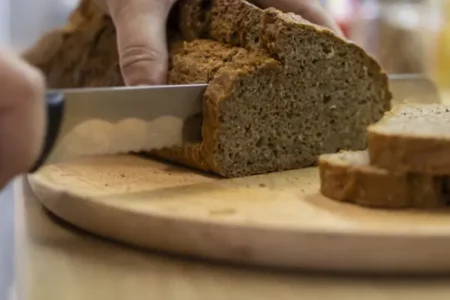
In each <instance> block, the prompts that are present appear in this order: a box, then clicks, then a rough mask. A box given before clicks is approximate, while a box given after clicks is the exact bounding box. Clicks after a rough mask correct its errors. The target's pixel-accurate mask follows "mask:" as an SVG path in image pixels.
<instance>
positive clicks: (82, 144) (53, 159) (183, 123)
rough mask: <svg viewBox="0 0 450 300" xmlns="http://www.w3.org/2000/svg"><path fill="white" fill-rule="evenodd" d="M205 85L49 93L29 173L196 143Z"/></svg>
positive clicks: (87, 89) (86, 89) (56, 91)
mask: <svg viewBox="0 0 450 300" xmlns="http://www.w3.org/2000/svg"><path fill="white" fill-rule="evenodd" d="M206 87H207V84H190V85H160V86H142V87H116V88H82V89H62V90H49V91H48V92H47V93H46V106H47V131H46V136H45V141H44V146H43V149H42V151H41V154H40V156H39V158H38V160H37V161H36V163H35V164H34V166H33V167H32V168H31V170H30V173H33V172H35V171H37V170H38V169H39V168H40V167H42V166H43V165H46V164H53V163H58V162H65V161H70V160H73V159H76V158H77V157H81V156H92V155H98V154H105V155H106V154H119V153H128V152H139V151H143V150H153V149H158V148H163V147H168V146H176V145H182V144H184V143H189V142H195V141H198V140H200V139H201V121H202V117H201V113H202V106H203V105H202V95H203V93H204V91H205V89H206Z"/></svg>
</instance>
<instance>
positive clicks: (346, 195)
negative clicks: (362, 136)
mask: <svg viewBox="0 0 450 300" xmlns="http://www.w3.org/2000/svg"><path fill="white" fill-rule="evenodd" d="M319 173H320V183H321V187H320V188H321V193H322V194H323V195H324V196H326V197H329V198H332V199H335V200H338V201H343V202H351V203H356V204H359V205H362V206H369V207H378V208H407V207H415V208H432V207H441V206H444V205H446V204H447V201H448V199H449V195H448V192H447V186H446V184H447V180H448V179H446V177H437V176H431V175H423V174H414V173H391V172H389V171H387V170H384V169H381V168H377V167H374V166H371V165H370V163H369V155H368V153H367V151H354V152H341V153H334V154H327V155H322V156H321V157H320V158H319Z"/></svg>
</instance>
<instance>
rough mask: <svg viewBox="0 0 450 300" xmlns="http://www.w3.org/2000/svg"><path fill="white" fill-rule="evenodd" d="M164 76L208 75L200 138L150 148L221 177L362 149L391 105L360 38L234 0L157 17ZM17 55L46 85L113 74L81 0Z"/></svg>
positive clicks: (90, 11) (103, 29)
mask: <svg viewBox="0 0 450 300" xmlns="http://www.w3.org/2000/svg"><path fill="white" fill-rule="evenodd" d="M168 40H169V48H170V69H169V74H168V82H169V83H172V84H181V83H199V82H208V83H209V86H208V88H207V90H206V92H205V95H204V113H203V125H202V142H201V143H199V144H194V145H186V146H184V147H176V148H170V149H161V150H158V151H153V152H151V154H152V155H154V156H157V157H160V158H164V159H168V160H171V161H174V162H178V163H182V164H185V165H188V166H192V167H195V168H198V169H201V170H205V171H209V172H214V173H216V174H219V175H222V176H225V177H239V176H246V175H253V174H260V173H268V172H274V171H281V170H287V169H294V168H301V167H306V166H310V165H313V164H314V163H315V162H316V160H317V157H318V156H319V155H320V154H321V153H331V152H335V151H338V150H339V149H352V150H358V149H365V148H366V146H367V138H366V128H367V126H368V125H369V124H371V123H374V122H376V121H378V120H379V119H380V118H381V117H382V116H383V114H384V112H385V111H387V110H389V109H390V99H391V94H390V92H389V90H388V80H387V76H386V74H384V73H383V72H382V70H381V69H380V66H379V65H378V63H377V62H376V61H375V60H374V59H373V58H372V57H370V56H369V55H367V53H366V52H364V51H363V50H362V49H361V48H360V47H358V46H356V45H355V44H353V43H351V42H348V41H345V40H343V39H340V38H339V37H337V36H336V35H335V34H333V33H332V32H331V31H329V30H328V29H325V28H322V27H319V26H316V25H313V24H311V23H309V22H307V21H305V20H303V19H302V18H301V17H299V16H296V15H294V14H286V13H282V12H280V11H278V10H276V9H273V8H270V9H261V8H258V7H257V6H255V5H253V4H251V3H249V2H247V1H245V0H209V1H206V0H185V1H179V3H178V5H177V6H176V7H175V8H174V10H173V11H172V13H171V15H170V18H169V23H168ZM24 57H25V58H26V59H27V60H28V61H29V62H31V63H32V64H34V65H36V66H38V67H40V68H41V69H42V70H43V71H44V73H45V74H46V75H47V76H48V85H49V86H50V87H52V88H56V87H57V88H66V87H88V86H89V87H92V86H116V85H123V79H122V77H121V75H120V68H119V62H118V54H117V50H116V38H115V30H114V26H113V24H112V22H111V20H110V18H109V17H108V16H106V15H104V14H103V13H102V12H101V11H100V10H99V9H98V8H97V7H96V6H95V5H94V4H93V3H92V1H91V0H82V1H81V3H80V5H79V7H78V8H77V9H76V10H75V11H74V13H73V14H72V16H71V19H70V22H69V23H68V24H67V25H66V26H65V27H64V28H60V29H58V30H55V31H53V32H51V33H49V34H47V35H46V36H44V37H42V38H41V40H40V41H38V42H37V43H36V44H35V45H34V46H33V47H32V48H31V49H29V50H28V51H27V52H26V53H24Z"/></svg>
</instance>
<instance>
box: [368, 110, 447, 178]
mask: <svg viewBox="0 0 450 300" xmlns="http://www.w3.org/2000/svg"><path fill="white" fill-rule="evenodd" d="M368 139H369V153H370V163H371V164H372V165H374V166H378V167H381V168H384V169H387V170H391V171H396V172H417V173H424V174H432V175H450V155H449V153H450V106H447V105H441V104H409V105H401V106H397V107H395V108H394V109H393V110H392V111H390V112H389V113H387V114H386V116H385V117H384V118H383V119H382V120H381V121H380V122H378V123H376V124H373V125H371V126H369V128H368Z"/></svg>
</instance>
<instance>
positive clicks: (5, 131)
mask: <svg viewBox="0 0 450 300" xmlns="http://www.w3.org/2000/svg"><path fill="white" fill-rule="evenodd" d="M0 70H1V72H0V82H1V85H0V94H1V97H0V166H1V168H0V189H1V188H2V187H3V186H4V185H5V184H6V183H7V182H8V181H9V180H10V179H12V177H14V176H15V175H17V174H19V173H23V172H27V171H28V170H29V169H30V168H31V166H32V164H33V163H34V162H35V160H36V159H37V157H38V154H39V151H40V149H41V147H42V141H43V138H44V129H45V119H44V116H45V112H44V105H43V103H44V102H43V97H44V89H45V82H44V78H43V76H42V74H41V73H40V72H39V71H37V70H36V69H34V68H33V67H31V66H29V65H28V64H26V63H25V62H24V61H22V60H21V59H20V58H19V57H18V56H17V55H15V54H14V53H12V52H10V51H7V50H3V49H2V50H1V51H0Z"/></svg>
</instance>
